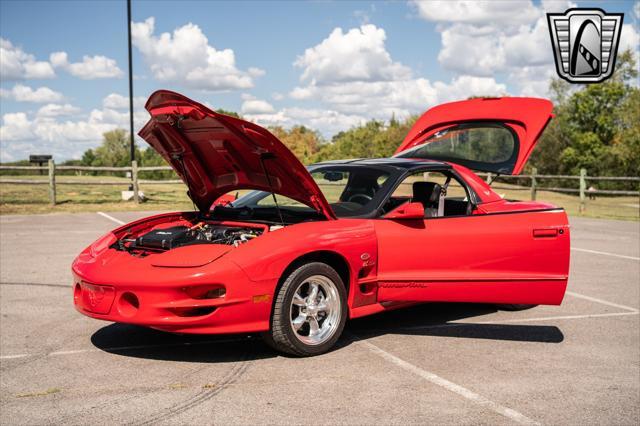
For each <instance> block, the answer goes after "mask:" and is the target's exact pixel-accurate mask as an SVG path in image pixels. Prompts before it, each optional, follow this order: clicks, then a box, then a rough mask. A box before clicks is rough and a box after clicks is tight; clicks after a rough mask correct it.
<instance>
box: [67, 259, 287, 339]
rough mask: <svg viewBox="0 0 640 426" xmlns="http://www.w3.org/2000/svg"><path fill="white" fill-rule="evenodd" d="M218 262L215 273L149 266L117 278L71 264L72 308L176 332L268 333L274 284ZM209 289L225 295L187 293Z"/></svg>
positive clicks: (95, 267)
mask: <svg viewBox="0 0 640 426" xmlns="http://www.w3.org/2000/svg"><path fill="white" fill-rule="evenodd" d="M218 262H219V264H218V265H217V267H216V268H215V270H216V271H217V272H218V273H210V272H213V271H206V272H205V271H202V270H201V269H200V268H198V272H195V271H194V268H158V267H151V268H153V269H150V270H149V271H148V273H147V274H140V271H136V272H137V273H135V274H134V273H131V271H130V273H126V272H125V271H123V272H122V274H117V273H114V271H112V270H110V271H109V272H108V273H107V272H106V271H104V270H102V268H100V267H99V266H98V265H96V264H95V263H93V264H91V263H88V264H83V263H81V262H80V263H79V262H77V261H76V262H75V263H74V265H73V295H74V297H73V300H74V305H75V308H76V309H77V310H78V311H79V312H80V313H82V314H84V315H86V316H88V317H91V318H96V319H101V320H105V321H113V322H119V323H127V324H136V325H141V326H146V327H151V328H155V329H159V330H164V331H169V332H175V333H196V334H225V333H248V332H261V331H267V330H269V318H270V314H271V303H272V295H273V290H274V287H275V282H274V283H271V282H256V281H252V280H250V279H249V278H248V277H247V275H246V274H245V273H244V272H243V271H242V270H241V269H240V268H239V267H238V266H237V265H235V264H234V263H232V262H227V261H224V260H220V261H218ZM218 262H216V263H218ZM117 275H120V277H119V278H120V279H118V277H117ZM132 276H133V277H132ZM123 277H127V278H126V279H124V278H123ZM143 277H145V278H146V279H142V278H143ZM212 277H215V279H213V278H212ZM132 278H134V279H136V281H132ZM211 286H214V287H216V288H220V287H224V289H225V292H224V294H223V295H222V296H221V297H220V296H219V295H218V296H216V297H211V298H194V297H192V296H191V295H190V294H192V293H193V292H192V291H190V290H193V289H194V288H196V289H197V288H204V287H211Z"/></svg>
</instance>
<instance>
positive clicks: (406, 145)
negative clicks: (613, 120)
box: [395, 97, 553, 175]
mask: <svg viewBox="0 0 640 426" xmlns="http://www.w3.org/2000/svg"><path fill="white" fill-rule="evenodd" d="M552 110H553V104H552V103H551V102H550V101H548V100H546V99H536V98H515V97H514V98H477V99H469V100H466V101H460V102H451V103H447V104H442V105H438V106H436V107H433V108H431V109H430V110H428V111H427V112H425V113H424V114H423V115H422V116H421V117H420V118H419V119H418V121H416V124H415V125H414V126H413V127H412V128H411V130H409V133H408V134H407V136H406V138H405V139H404V141H403V142H402V144H401V145H400V146H399V147H398V149H397V150H396V153H395V156H396V157H405V158H428V159H433V160H440V161H447V162H451V163H457V164H461V165H463V166H465V167H468V168H470V169H473V170H478V171H484V172H491V173H497V174H509V175H515V174H518V173H520V172H521V171H522V169H523V167H524V165H525V163H526V162H527V159H528V158H529V156H530V155H531V152H532V150H533V148H534V146H535V144H536V143H537V141H538V139H539V138H540V135H541V134H542V132H543V131H544V129H545V127H546V126H547V124H548V123H549V120H551V118H552V117H553V114H552Z"/></svg>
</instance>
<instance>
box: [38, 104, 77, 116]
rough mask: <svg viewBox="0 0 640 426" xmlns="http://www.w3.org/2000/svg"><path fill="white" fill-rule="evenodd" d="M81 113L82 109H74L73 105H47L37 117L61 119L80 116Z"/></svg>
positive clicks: (40, 110)
mask: <svg viewBox="0 0 640 426" xmlns="http://www.w3.org/2000/svg"><path fill="white" fill-rule="evenodd" d="M80 111H81V110H80V108H77V107H74V106H73V105H71V104H47V105H44V106H43V107H41V108H40V109H39V110H38V112H37V113H36V116H37V117H39V118H45V117H60V116H67V115H74V114H78V113H80Z"/></svg>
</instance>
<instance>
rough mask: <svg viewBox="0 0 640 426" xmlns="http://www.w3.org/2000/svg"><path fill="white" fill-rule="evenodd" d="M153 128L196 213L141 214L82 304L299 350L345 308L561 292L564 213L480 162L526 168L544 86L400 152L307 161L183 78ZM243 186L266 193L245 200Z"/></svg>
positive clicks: (79, 284) (109, 243)
mask: <svg viewBox="0 0 640 426" xmlns="http://www.w3.org/2000/svg"><path fill="white" fill-rule="evenodd" d="M146 108H147V110H148V111H149V113H150V114H151V119H150V121H149V122H148V123H147V125H146V126H145V127H144V128H143V129H142V130H141V131H140V136H141V137H142V138H144V139H145V140H146V141H147V142H148V143H149V144H150V145H151V146H152V147H153V148H154V149H156V150H157V151H158V152H159V153H160V154H161V155H162V156H163V157H164V158H165V159H166V160H167V162H168V163H169V164H171V166H173V168H174V169H175V171H176V173H178V175H180V177H181V178H182V180H183V181H184V182H185V184H186V185H187V187H188V189H189V196H190V198H191V200H193V203H194V204H195V206H196V207H197V211H194V212H178V213H168V214H161V215H157V216H152V217H149V218H146V219H142V220H138V221H135V222H132V223H129V224H127V225H124V226H122V227H120V228H117V229H115V230H114V231H112V232H110V233H108V234H107V235H105V236H103V237H102V238H100V239H99V240H97V241H96V242H95V243H93V244H92V245H91V246H89V247H87V248H86V249H85V250H84V251H83V252H82V253H80V255H79V256H78V257H77V259H76V260H75V261H74V262H73V276H74V302H75V306H76V308H77V309H78V311H80V312H81V313H83V314H85V315H87V316H90V317H93V318H98V319H102V320H107V321H115V322H121V323H130V324H138V325H142V326H147V327H152V328H155V329H159V330H165V331H169V332H176V333H207V334H208V333H211V334H220V333H253V332H260V333H263V335H264V337H265V339H266V341H267V342H268V343H269V344H270V345H272V346H273V347H275V348H276V349H278V350H280V351H284V352H288V353H291V354H295V355H299V356H307V355H315V354H319V353H322V352H325V351H327V350H329V349H330V348H331V347H332V346H333V345H334V344H335V342H336V341H337V340H338V338H339V337H340V334H341V333H342V330H343V328H344V325H345V322H346V320H347V318H357V317H361V316H365V315H371V314H375V313H377V312H382V311H385V310H389V309H394V308H398V307H402V306H407V305H409V304H414V303H419V302H474V303H495V304H502V305H507V306H509V307H510V308H512V309H519V308H523V307H527V306H531V305H536V304H550V305H558V304H560V303H561V302H562V298H563V296H564V292H565V289H566V285H567V278H568V270H569V225H568V222H567V216H566V214H565V212H564V210H562V209H560V208H557V207H555V206H553V205H550V204H547V203H541V202H530V201H511V200H506V199H503V198H502V197H501V196H500V195H498V194H497V193H496V192H494V191H493V190H492V189H491V187H490V186H489V185H488V184H487V183H485V181H484V180H483V179H481V178H480V177H478V176H477V175H476V174H474V172H472V171H471V170H476V171H485V172H491V173H493V174H517V173H519V172H520V171H521V170H522V168H523V166H524V164H525V162H526V160H527V158H528V157H529V155H530V154H531V151H532V149H533V147H534V145H535V144H536V141H537V140H538V138H539V137H540V135H541V133H542V131H543V130H544V128H545V126H546V125H547V123H548V122H549V120H550V119H551V118H552V104H551V102H549V101H547V100H544V99H531V98H491V99H472V100H467V101H461V102H453V103H448V104H444V105H440V106H437V107H434V108H432V109H430V110H428V111H427V112H426V113H425V114H424V115H423V116H422V117H420V119H419V120H418V121H417V122H416V124H415V126H414V127H413V128H412V129H411V131H410V132H409V134H408V135H407V136H406V138H405V139H404V141H403V142H402V143H401V144H400V146H399V147H398V150H397V151H396V154H395V155H394V156H393V157H392V158H382V159H352V160H340V161H330V162H325V163H319V164H314V165H312V166H309V167H307V168H305V167H304V166H303V165H302V164H301V163H300V162H299V161H298V160H297V159H296V157H295V156H294V155H293V154H292V153H291V152H290V151H289V150H288V149H287V148H286V147H285V146H284V145H283V143H282V142H281V141H279V140H278V139H277V138H276V137H275V136H273V135H272V134H271V133H270V132H269V131H267V130H266V129H264V128H262V127H260V126H258V125H256V124H253V123H250V122H247V121H244V120H241V119H238V118H234V117H230V116H227V115H223V114H219V113H216V112H214V111H212V110H210V109H209V108H207V107H206V106H204V105H201V104H199V103H197V102H194V101H192V100H191V99H188V98H186V97H184V96H182V95H179V94H177V93H173V92H169V91H164V90H162V91H158V92H156V93H154V94H153V95H152V96H151V97H150V98H149V101H148V102H147V104H146ZM239 190H252V191H250V192H248V193H246V194H245V195H243V196H242V197H240V198H237V199H236V198H235V197H233V196H230V195H229V194H234V193H236V192H237V191H239Z"/></svg>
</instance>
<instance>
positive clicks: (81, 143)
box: [0, 104, 149, 161]
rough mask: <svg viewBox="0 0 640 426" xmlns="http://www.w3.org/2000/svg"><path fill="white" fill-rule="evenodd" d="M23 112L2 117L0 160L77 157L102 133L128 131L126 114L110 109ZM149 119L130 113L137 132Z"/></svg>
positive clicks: (60, 107)
mask: <svg viewBox="0 0 640 426" xmlns="http://www.w3.org/2000/svg"><path fill="white" fill-rule="evenodd" d="M29 115H30V113H27V112H16V113H7V114H4V115H3V116H2V128H1V129H0V145H1V147H2V148H1V149H0V158H1V159H2V161H10V160H17V159H24V158H27V156H28V155H29V154H33V153H38V152H39V153H48V154H53V155H54V157H55V158H56V159H67V158H80V157H81V156H82V154H83V153H84V151H86V150H87V149H89V148H95V147H96V146H98V145H99V144H100V143H101V142H102V135H103V134H104V132H107V131H109V130H113V129H116V128H123V129H128V128H129V114H128V113H127V112H120V111H117V110H114V109H110V108H103V109H94V110H92V111H91V112H89V113H88V114H86V113H85V114H81V112H80V111H79V110H78V109H77V108H75V107H74V106H72V105H68V104H63V105H45V106H43V107H42V108H40V110H38V111H37V112H36V113H35V114H33V115H32V117H30V116H29ZM148 118H149V114H148V113H147V112H146V111H144V110H137V111H135V112H134V129H135V131H136V132H137V130H139V129H140V128H141V127H142V126H143V125H144V123H145V122H146V121H147V119H148Z"/></svg>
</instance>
